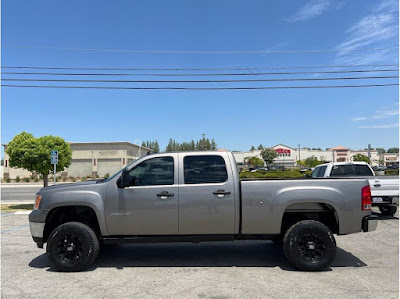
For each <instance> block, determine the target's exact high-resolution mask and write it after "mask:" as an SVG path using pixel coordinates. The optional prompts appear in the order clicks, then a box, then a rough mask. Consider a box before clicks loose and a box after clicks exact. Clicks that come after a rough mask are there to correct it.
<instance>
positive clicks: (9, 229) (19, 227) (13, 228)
mask: <svg viewBox="0 0 400 299" xmlns="http://www.w3.org/2000/svg"><path fill="white" fill-rule="evenodd" d="M27 227H29V225H23V226H17V227H12V228H8V229H4V230H2V231H1V233H2V234H4V233H7V232H11V231H15V230H18V229H22V228H27Z"/></svg>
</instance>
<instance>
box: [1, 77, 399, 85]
mask: <svg viewBox="0 0 400 299" xmlns="http://www.w3.org/2000/svg"><path fill="white" fill-rule="evenodd" d="M394 78H398V76H370V77H337V78H285V79H239V80H78V79H72V80H70V79H30V78H29V79H28V78H24V79H16V78H8V79H1V80H2V81H14V82H15V81H19V82H26V81H33V82H91V83H93V82H98V83H236V82H291V81H330V80H368V79H394Z"/></svg>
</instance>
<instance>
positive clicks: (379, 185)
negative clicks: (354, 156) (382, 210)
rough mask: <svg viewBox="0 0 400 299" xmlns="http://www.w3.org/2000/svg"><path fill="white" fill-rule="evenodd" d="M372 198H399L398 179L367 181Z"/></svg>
mask: <svg viewBox="0 0 400 299" xmlns="http://www.w3.org/2000/svg"><path fill="white" fill-rule="evenodd" d="M369 185H370V186H371V194H372V196H399V180H398V179H384V178H383V179H380V178H379V177H376V178H374V179H369Z"/></svg>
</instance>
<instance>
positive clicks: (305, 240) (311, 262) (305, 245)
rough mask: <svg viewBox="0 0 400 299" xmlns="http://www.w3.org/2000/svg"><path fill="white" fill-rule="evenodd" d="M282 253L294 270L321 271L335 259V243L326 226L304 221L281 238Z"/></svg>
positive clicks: (295, 225)
mask: <svg viewBox="0 0 400 299" xmlns="http://www.w3.org/2000/svg"><path fill="white" fill-rule="evenodd" d="M283 251H284V253H285V256H286V258H287V259H288V261H289V263H290V264H291V265H292V266H293V267H295V268H296V269H299V270H303V271H321V270H324V269H326V268H327V267H329V265H330V264H331V263H332V262H333V260H334V259H335V256H336V241H335V238H334V237H333V234H332V232H331V230H330V229H329V228H328V227H327V226H326V225H324V224H322V223H321V222H318V221H314V220H304V221H300V222H298V223H296V224H294V225H292V226H291V227H290V228H289V229H288V230H287V232H286V234H285V236H284V238H283Z"/></svg>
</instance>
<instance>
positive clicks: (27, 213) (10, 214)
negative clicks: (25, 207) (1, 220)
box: [1, 211, 32, 217]
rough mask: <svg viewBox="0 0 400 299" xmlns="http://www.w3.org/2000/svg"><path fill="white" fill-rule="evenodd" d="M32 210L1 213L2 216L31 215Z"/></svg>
mask: <svg viewBox="0 0 400 299" xmlns="http://www.w3.org/2000/svg"><path fill="white" fill-rule="evenodd" d="M31 212H32V211H17V212H5V213H4V214H1V217H7V216H12V215H29V214H30V213H31Z"/></svg>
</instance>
